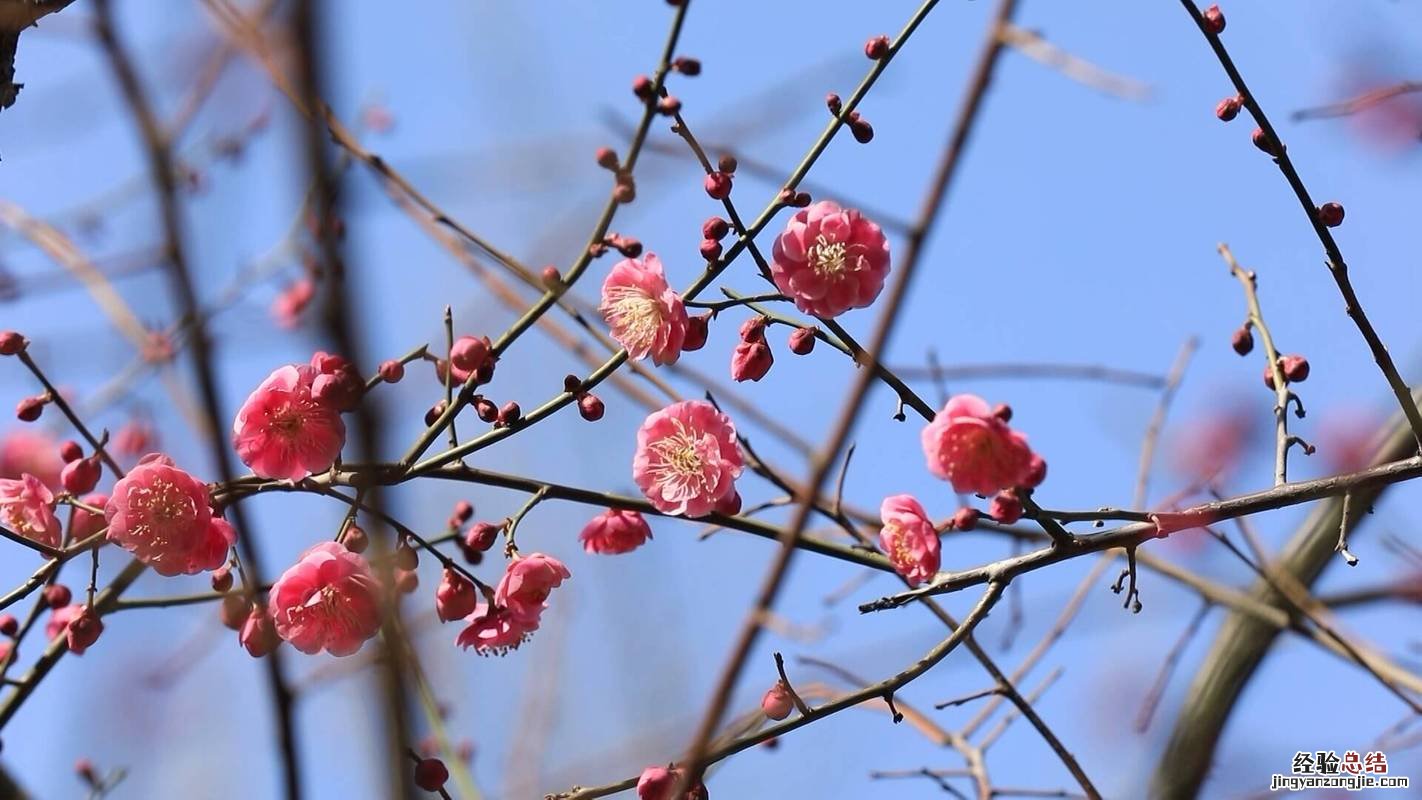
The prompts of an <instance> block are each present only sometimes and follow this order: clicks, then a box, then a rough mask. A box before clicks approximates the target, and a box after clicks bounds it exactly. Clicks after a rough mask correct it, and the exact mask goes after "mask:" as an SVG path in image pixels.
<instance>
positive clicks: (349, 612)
mask: <svg viewBox="0 0 1422 800" xmlns="http://www.w3.org/2000/svg"><path fill="white" fill-rule="evenodd" d="M268 605H269V606H270V607H271V610H272V621H273V622H274V623H276V629H277V635H279V636H281V638H282V639H284V640H286V641H288V642H291V644H292V646H293V647H295V648H296V649H297V650H300V651H301V652H303V653H307V654H314V653H317V652H319V651H321V650H325V651H326V652H328V653H330V654H331V655H333V656H348V655H350V654H352V653H354V652H355V651H357V650H359V649H360V646H361V645H362V644H364V643H365V640H366V639H369V638H370V637H372V636H374V635H375V634H376V632H377V631H379V630H380V585H379V584H378V583H376V581H375V578H374V577H373V576H372V575H371V574H370V565H369V564H367V563H366V560H365V559H364V558H363V557H361V556H359V555H357V554H355V553H352V552H351V551H349V550H347V549H346V548H345V546H344V545H342V544H340V543H338V542H321V543H320V544H318V545H316V546H315V547H312V548H311V549H309V550H307V551H306V552H305V553H303V554H302V555H301V558H300V559H299V560H298V561H297V562H296V563H295V564H293V565H292V566H291V567H289V568H288V569H287V570H286V572H283V573H282V574H281V577H280V578H277V581H276V583H274V584H272V590H271V593H270V595H269V596H268Z"/></svg>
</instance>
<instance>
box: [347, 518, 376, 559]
mask: <svg viewBox="0 0 1422 800" xmlns="http://www.w3.org/2000/svg"><path fill="white" fill-rule="evenodd" d="M341 544H343V545H345V546H346V549H347V550H349V551H351V552H352V553H364V552H365V550H366V548H367V547H370V535H369V534H367V533H366V532H365V528H362V527H361V526H359V525H357V524H355V523H354V522H352V523H351V524H349V525H347V526H346V532H345V534H344V535H342V536H341Z"/></svg>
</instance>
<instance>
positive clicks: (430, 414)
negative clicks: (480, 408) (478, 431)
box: [425, 400, 484, 426]
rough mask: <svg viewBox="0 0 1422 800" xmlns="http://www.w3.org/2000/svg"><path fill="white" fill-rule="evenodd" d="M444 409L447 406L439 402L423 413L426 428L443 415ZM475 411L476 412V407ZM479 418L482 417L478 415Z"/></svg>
mask: <svg viewBox="0 0 1422 800" xmlns="http://www.w3.org/2000/svg"><path fill="white" fill-rule="evenodd" d="M446 407H447V406H446V405H445V402H444V401H443V400H440V401H439V402H437V403H435V404H434V405H432V406H430V408H429V410H428V411H426V412H425V425H427V426H428V425H433V424H435V421H436V420H438V419H439V418H440V416H441V415H442V414H444V409H445V408H446ZM475 410H477V407H476V409H475ZM479 416H480V417H483V416H484V415H483V414H480V415H479Z"/></svg>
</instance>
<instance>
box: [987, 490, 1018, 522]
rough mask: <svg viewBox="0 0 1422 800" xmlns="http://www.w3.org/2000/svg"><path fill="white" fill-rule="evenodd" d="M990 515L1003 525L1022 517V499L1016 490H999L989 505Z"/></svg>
mask: <svg viewBox="0 0 1422 800" xmlns="http://www.w3.org/2000/svg"><path fill="white" fill-rule="evenodd" d="M988 515H989V516H991V517H992V518H993V519H995V520H997V521H998V522H1001V523H1002V524H1003V525H1011V524H1012V523H1014V522H1016V521H1017V520H1019V519H1022V501H1021V500H1020V499H1018V497H1017V494H1016V493H1015V492H1012V491H1002V492H998V493H997V495H996V496H994V497H993V498H992V503H991V504H989V505H988Z"/></svg>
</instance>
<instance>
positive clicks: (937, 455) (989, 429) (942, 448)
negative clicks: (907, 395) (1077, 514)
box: [922, 394, 1046, 496]
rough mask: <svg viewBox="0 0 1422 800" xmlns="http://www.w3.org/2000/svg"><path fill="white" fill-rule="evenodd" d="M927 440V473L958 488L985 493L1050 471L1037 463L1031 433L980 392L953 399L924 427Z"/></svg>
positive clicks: (1030, 481)
mask: <svg viewBox="0 0 1422 800" xmlns="http://www.w3.org/2000/svg"><path fill="white" fill-rule="evenodd" d="M922 440H923V454H924V456H925V457H926V458H927V459H928V471H929V472H932V473H933V474H934V475H937V476H938V477H940V478H942V479H944V480H946V481H950V482H951V483H952V484H953V491H955V492H973V493H975V494H980V495H984V496H986V495H990V494H994V493H996V492H997V491H999V490H1001V489H1011V488H1013V487H1014V486H1031V485H1033V481H1034V480H1038V479H1039V476H1045V474H1046V463H1045V462H1042V463H1041V464H1037V463H1036V462H1034V461H1033V458H1032V456H1033V453H1032V448H1030V447H1028V445H1027V437H1026V436H1024V435H1022V434H1021V433H1019V432H1017V431H1014V430H1012V429H1011V428H1010V427H1008V425H1007V423H1006V422H1004V421H1003V420H1002V418H1001V417H1000V416H997V415H995V414H994V413H993V410H992V408H990V407H989V406H988V404H987V403H986V402H985V401H984V400H983V399H982V398H981V397H978V396H976V395H971V394H960V395H956V396H954V397H952V398H950V399H949V400H948V403H947V404H946V405H944V406H943V410H942V411H939V412H938V414H937V415H936V416H934V418H933V421H932V422H930V423H929V424H928V426H927V427H925V428H924V429H923V435H922Z"/></svg>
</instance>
